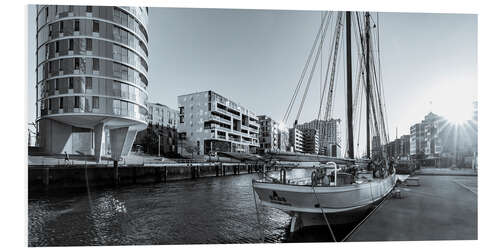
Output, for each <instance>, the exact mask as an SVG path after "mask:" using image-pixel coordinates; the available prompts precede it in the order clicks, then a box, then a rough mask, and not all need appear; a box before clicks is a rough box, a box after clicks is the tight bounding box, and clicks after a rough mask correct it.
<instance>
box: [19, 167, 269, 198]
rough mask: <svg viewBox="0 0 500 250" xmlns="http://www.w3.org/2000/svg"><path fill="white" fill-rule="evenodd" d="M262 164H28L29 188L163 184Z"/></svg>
mask: <svg viewBox="0 0 500 250" xmlns="http://www.w3.org/2000/svg"><path fill="white" fill-rule="evenodd" d="M258 169H259V165H257V164H249V163H222V162H210V163H149V164H144V165H134V164H128V165H119V166H118V167H117V168H114V167H113V166H112V165H107V164H101V165H98V164H75V165H67V166H65V165H43V166H40V165H38V166H29V167H28V183H29V185H28V187H29V190H30V191H37V190H50V189H57V188H86V187H88V186H91V187H107V186H117V185H119V186H123V185H131V184H146V183H160V182H167V181H179V180H189V179H198V178H204V177H222V176H228V175H240V174H250V173H255V172H256V171H258Z"/></svg>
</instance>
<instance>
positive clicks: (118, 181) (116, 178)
mask: <svg viewBox="0 0 500 250" xmlns="http://www.w3.org/2000/svg"><path fill="white" fill-rule="evenodd" d="M113 168H114V180H115V185H118V184H120V177H119V175H118V161H113Z"/></svg>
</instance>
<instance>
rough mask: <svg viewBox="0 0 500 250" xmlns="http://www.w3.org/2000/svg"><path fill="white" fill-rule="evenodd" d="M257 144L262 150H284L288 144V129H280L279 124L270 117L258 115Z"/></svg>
mask: <svg viewBox="0 0 500 250" xmlns="http://www.w3.org/2000/svg"><path fill="white" fill-rule="evenodd" d="M258 118H259V125H260V129H259V144H260V148H261V149H262V150H264V151H271V152H279V151H286V150H287V146H288V130H286V129H280V127H279V124H278V123H277V122H276V121H274V120H273V119H272V118H271V117H269V116H266V115H260V116H258Z"/></svg>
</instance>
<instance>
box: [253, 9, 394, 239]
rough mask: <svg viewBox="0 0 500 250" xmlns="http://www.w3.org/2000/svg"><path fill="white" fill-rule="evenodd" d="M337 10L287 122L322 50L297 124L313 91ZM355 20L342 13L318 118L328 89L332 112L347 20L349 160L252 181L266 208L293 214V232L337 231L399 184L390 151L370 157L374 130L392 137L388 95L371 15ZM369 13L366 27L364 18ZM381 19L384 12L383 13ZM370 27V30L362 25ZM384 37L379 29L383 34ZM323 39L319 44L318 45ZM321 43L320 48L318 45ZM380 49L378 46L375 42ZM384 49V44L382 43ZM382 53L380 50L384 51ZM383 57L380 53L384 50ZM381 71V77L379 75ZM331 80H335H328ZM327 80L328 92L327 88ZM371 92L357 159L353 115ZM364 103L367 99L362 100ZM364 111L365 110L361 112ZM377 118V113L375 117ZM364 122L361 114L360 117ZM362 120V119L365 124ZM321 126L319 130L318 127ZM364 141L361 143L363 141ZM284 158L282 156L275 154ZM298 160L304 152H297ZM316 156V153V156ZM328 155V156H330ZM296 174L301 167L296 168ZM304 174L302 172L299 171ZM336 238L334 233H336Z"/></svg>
mask: <svg viewBox="0 0 500 250" xmlns="http://www.w3.org/2000/svg"><path fill="white" fill-rule="evenodd" d="M332 16H333V12H326V13H323V14H322V21H321V25H320V28H319V30H318V33H317V35H316V38H315V41H314V44H313V48H312V49H311V52H310V53H309V58H308V60H307V62H306V66H305V67H304V70H303V72H302V75H301V79H300V80H299V84H298V87H297V88H296V89H295V91H294V96H293V97H292V101H291V102H290V103H291V104H290V105H289V107H288V109H287V112H286V114H285V119H284V120H285V121H286V118H287V116H288V115H289V113H290V111H291V108H290V106H292V104H293V102H294V99H295V98H296V96H297V95H298V94H297V93H298V89H299V88H300V85H302V83H303V82H304V81H303V79H304V76H305V75H306V74H305V73H306V72H307V71H308V67H309V66H308V65H309V64H310V61H311V58H312V55H313V52H314V51H316V57H315V59H314V62H313V65H312V69H311V70H310V71H311V75H310V76H309V80H308V81H307V85H306V90H305V92H304V96H303V98H302V102H301V106H300V107H299V111H298V115H297V118H296V119H295V123H294V127H295V126H296V125H297V121H298V118H299V116H300V112H301V110H302V105H303V103H304V99H305V96H306V95H307V89H308V88H309V84H310V81H311V78H312V74H313V71H314V68H315V66H316V63H317V60H318V54H319V53H320V51H322V49H321V48H322V46H323V44H324V41H325V34H326V33H327V30H328V26H329V24H330V23H333V22H332V21H331V20H332ZM354 16H355V19H356V20H354V19H353V21H352V22H351V12H345V22H344V13H343V12H338V13H337V19H336V22H335V33H334V34H333V37H334V39H332V43H331V45H330V49H329V51H330V52H329V59H328V64H327V65H328V70H327V72H326V74H327V77H325V81H324V87H323V88H322V89H323V92H322V94H321V100H320V111H319V112H318V118H319V117H320V115H321V110H322V103H323V100H322V99H323V97H324V93H325V92H326V93H328V97H327V102H326V106H325V113H324V114H325V115H324V120H328V119H330V117H331V116H332V101H333V93H334V90H335V86H334V83H335V81H334V79H335V71H336V61H337V56H338V52H339V47H341V46H340V42H341V39H340V37H341V34H343V33H342V29H343V27H344V23H345V34H346V35H345V38H346V39H345V40H346V44H345V45H346V56H345V58H346V77H345V78H346V90H347V91H346V92H347V98H346V102H347V112H346V114H347V132H348V134H347V139H348V145H347V150H346V154H347V157H346V158H329V160H330V161H329V162H325V158H324V157H323V158H319V157H318V159H321V160H320V161H319V162H321V164H318V165H316V166H312V167H305V168H304V169H303V170H301V171H302V172H301V173H302V176H299V177H297V176H295V175H296V174H295V175H294V176H292V178H287V175H289V176H290V175H292V173H291V171H290V169H285V168H282V169H281V170H280V172H279V177H278V176H275V177H273V176H269V175H267V174H265V175H264V176H263V178H261V179H258V180H253V181H252V187H253V190H254V195H255V194H256V196H257V197H258V198H259V200H260V202H261V204H262V205H264V206H269V207H273V208H277V209H280V210H282V211H284V212H286V213H288V214H289V215H290V216H291V217H292V222H291V228H290V232H292V233H293V232H296V231H298V230H300V229H301V228H303V227H308V226H315V225H325V224H326V225H327V226H328V227H329V229H330V232H331V233H332V231H331V230H332V229H331V225H339V224H347V223H351V222H353V220H355V219H358V218H357V217H356V216H355V215H357V214H360V213H363V212H366V211H367V210H368V209H369V208H370V207H372V206H373V205H374V204H377V203H378V202H380V201H381V200H382V199H384V197H386V196H387V195H388V194H389V193H390V192H391V190H392V189H393V188H394V186H395V184H396V173H395V172H396V171H395V166H394V164H393V161H391V160H389V159H387V157H386V153H385V152H384V150H380V152H379V153H377V154H375V153H374V154H373V155H370V153H371V151H370V133H371V132H372V131H375V135H376V136H375V137H374V138H378V140H380V141H379V145H380V143H381V141H382V140H384V141H385V142H387V141H388V135H387V133H386V127H385V115H384V111H385V109H384V107H385V105H384V104H383V99H382V98H381V96H383V94H382V93H383V92H382V91H383V89H382V86H381V81H380V77H379V75H380V63H379V65H378V67H379V71H378V73H377V71H376V66H375V61H376V59H374V58H375V57H376V55H374V53H376V52H375V49H370V47H371V46H372V44H373V41H372V39H370V37H371V35H372V34H371V33H372V29H373V28H374V27H372V24H371V19H373V18H372V17H371V15H370V13H368V12H366V13H355V15H354ZM363 17H364V25H363V24H362V19H363ZM377 20H378V16H377ZM351 23H355V24H356V23H357V28H358V30H357V31H358V32H357V33H355V34H354V36H355V37H356V36H357V37H358V38H359V39H360V40H361V41H360V42H359V43H358V52H359V55H360V56H359V57H358V59H359V60H358V62H359V64H358V65H359V67H358V79H357V80H358V81H357V83H358V84H357V85H356V98H355V101H354V102H355V105H356V106H355V105H353V94H352V93H353V91H352V66H351V36H352V35H351ZM362 26H364V29H363V28H362ZM377 40H378V33H377ZM318 41H319V43H318ZM316 45H317V46H316ZM372 47H375V46H372ZM376 49H377V50H378V46H377V47H376ZM378 51H379V50H378ZM378 59H379V60H380V54H378ZM377 74H378V76H377ZM328 80H329V81H328ZM327 82H329V84H328V91H327ZM363 92H364V93H365V96H366V111H365V113H366V138H367V142H366V143H367V144H366V147H367V149H366V157H365V158H363V159H355V157H354V139H353V127H354V124H353V123H354V121H353V120H354V119H353V116H354V115H355V114H356V112H358V113H357V114H359V115H360V116H361V105H358V102H359V101H360V98H358V97H359V96H361V94H360V93H363ZM361 101H362V99H361ZM358 109H359V111H357V110H358ZM371 116H373V117H371ZM360 121H361V118H360ZM360 123H361V122H359V123H358V125H360ZM318 129H319V128H318ZM358 145H359V143H358ZM275 157H280V155H279V154H278V155H275ZM282 157H285V158H286V159H288V160H290V159H291V158H293V156H291V155H290V153H288V154H284V155H282ZM296 157H297V159H298V158H300V157H301V156H300V155H299V154H297V156H296ZM310 158H311V157H310ZM326 159H328V158H326ZM293 170H294V171H295V172H297V171H298V170H297V169H296V168H294V169H293ZM299 172H300V171H299ZM332 236H333V233H332Z"/></svg>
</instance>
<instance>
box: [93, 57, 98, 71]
mask: <svg viewBox="0 0 500 250" xmlns="http://www.w3.org/2000/svg"><path fill="white" fill-rule="evenodd" d="M92 69H93V70H96V71H99V59H97V58H92Z"/></svg>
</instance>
